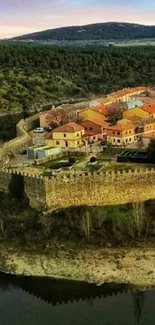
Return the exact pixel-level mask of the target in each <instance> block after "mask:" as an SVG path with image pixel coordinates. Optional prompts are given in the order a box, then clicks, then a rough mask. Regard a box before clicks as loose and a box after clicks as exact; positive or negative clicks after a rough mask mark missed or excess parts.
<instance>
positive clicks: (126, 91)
mask: <svg viewBox="0 0 155 325" xmlns="http://www.w3.org/2000/svg"><path fill="white" fill-rule="evenodd" d="M147 89H148V88H147V87H141V86H140V87H135V88H129V89H122V90H118V91H116V92H115V93H113V94H111V95H112V96H113V97H114V98H119V97H123V96H125V95H127V94H132V93H134V92H135V91H140V90H141V91H145V90H147Z"/></svg>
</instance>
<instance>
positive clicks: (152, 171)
mask: <svg viewBox="0 0 155 325" xmlns="http://www.w3.org/2000/svg"><path fill="white" fill-rule="evenodd" d="M0 172H1V173H2V172H3V173H9V174H14V175H15V174H16V175H21V176H24V177H29V178H37V179H46V180H47V179H48V180H51V181H52V180H53V179H58V180H60V179H61V180H63V179H64V180H66V179H70V180H74V179H75V178H77V179H79V180H80V179H83V178H84V177H85V178H88V177H92V178H93V179H95V178H96V177H99V176H102V177H103V176H104V178H105V179H106V177H108V179H109V178H117V177H123V178H124V176H125V177H126V178H127V177H128V176H130V177H131V176H132V175H133V176H135V175H140V174H141V175H148V174H149V175H155V168H153V167H150V168H149V167H148V168H134V169H131V168H129V169H122V170H117V169H114V170H105V171H104V170H103V171H100V172H97V171H93V172H90V171H88V172H81V173H69V174H57V175H51V176H42V175H37V174H32V173H25V172H23V171H19V170H11V169H8V168H1V169H0Z"/></svg>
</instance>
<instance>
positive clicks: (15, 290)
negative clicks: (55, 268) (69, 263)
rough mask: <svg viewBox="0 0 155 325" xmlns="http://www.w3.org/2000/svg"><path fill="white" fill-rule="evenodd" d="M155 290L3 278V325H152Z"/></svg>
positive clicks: (0, 314)
mask: <svg viewBox="0 0 155 325" xmlns="http://www.w3.org/2000/svg"><path fill="white" fill-rule="evenodd" d="M154 301H155V290H153V289H151V290H148V291H146V292H144V291H141V292H140V291H139V292H138V291H135V290H132V288H130V287H128V286H126V285H123V286H118V285H115V284H109V285H108V284H107V285H103V286H99V287H97V286H95V285H94V284H86V283H77V282H71V281H68V282H67V281H53V280H51V279H48V278H30V277H29V278H23V277H19V278H18V277H14V276H6V275H3V274H1V275H0V321H1V324H2V325H51V324H54V325H88V324H89V325H122V324H124V325H132V324H141V325H144V324H145V325H153V324H154V323H155V308H154Z"/></svg>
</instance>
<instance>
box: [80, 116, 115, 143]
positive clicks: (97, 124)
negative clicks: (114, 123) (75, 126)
mask: <svg viewBox="0 0 155 325" xmlns="http://www.w3.org/2000/svg"><path fill="white" fill-rule="evenodd" d="M80 125H81V126H82V127H83V128H84V130H85V136H84V141H85V140H87V142H88V143H93V142H96V141H101V140H106V138H107V128H108V127H109V123H107V122H105V121H102V120H100V119H87V120H84V121H82V122H80Z"/></svg>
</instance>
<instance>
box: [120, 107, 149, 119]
mask: <svg viewBox="0 0 155 325" xmlns="http://www.w3.org/2000/svg"><path fill="white" fill-rule="evenodd" d="M131 116H138V117H141V118H143V119H145V118H149V117H150V113H149V112H147V111H146V110H144V109H143V107H134V108H131V109H128V110H126V111H124V112H123V118H126V119H128V118H129V117H131Z"/></svg>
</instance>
